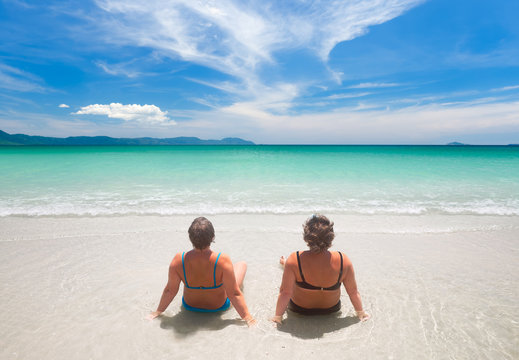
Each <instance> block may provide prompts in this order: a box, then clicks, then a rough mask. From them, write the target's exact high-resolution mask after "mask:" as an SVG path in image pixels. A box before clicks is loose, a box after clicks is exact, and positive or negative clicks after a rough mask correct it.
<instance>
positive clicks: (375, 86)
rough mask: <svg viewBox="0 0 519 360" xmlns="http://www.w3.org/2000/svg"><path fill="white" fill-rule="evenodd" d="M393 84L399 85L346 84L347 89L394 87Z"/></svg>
mask: <svg viewBox="0 0 519 360" xmlns="http://www.w3.org/2000/svg"><path fill="white" fill-rule="evenodd" d="M395 86H401V84H397V83H372V82H367V83H360V84H357V85H352V86H348V87H347V88H348V89H373V88H388V87H395Z"/></svg>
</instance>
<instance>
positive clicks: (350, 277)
mask: <svg viewBox="0 0 519 360" xmlns="http://www.w3.org/2000/svg"><path fill="white" fill-rule="evenodd" d="M345 270H346V276H344V280H343V284H344V287H345V288H346V292H347V293H348V296H349V297H350V301H351V304H352V305H353V308H354V309H355V311H356V312H357V316H358V318H359V319H360V320H362V321H364V320H367V319H369V314H368V313H366V312H365V311H364V310H363V309H362V300H361V298H360V293H359V291H358V290H357V282H356V281H355V271H354V270H353V264H352V263H351V261H350V260H349V259H347V260H346V262H345Z"/></svg>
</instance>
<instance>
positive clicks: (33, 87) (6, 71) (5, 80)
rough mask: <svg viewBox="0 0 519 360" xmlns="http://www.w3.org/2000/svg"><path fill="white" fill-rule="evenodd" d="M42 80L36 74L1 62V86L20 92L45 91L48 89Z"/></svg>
mask: <svg viewBox="0 0 519 360" xmlns="http://www.w3.org/2000/svg"><path fill="white" fill-rule="evenodd" d="M42 82H43V81H42V80H41V79H40V78H39V77H38V76H36V75H33V74H31V73H28V72H26V71H23V70H20V69H18V68H15V67H12V66H9V65H6V64H2V63H0V88H3V89H7V90H14V91H19V92H38V93H43V92H45V91H46V90H47V89H45V87H43V86H42V85H41V83H42Z"/></svg>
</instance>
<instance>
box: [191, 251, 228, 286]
mask: <svg viewBox="0 0 519 360" xmlns="http://www.w3.org/2000/svg"><path fill="white" fill-rule="evenodd" d="M184 254H185V252H183V253H182V270H183V271H184V286H185V287H187V288H188V289H198V290H211V289H218V288H219V287H220V286H222V285H223V283H221V284H220V285H216V264H218V259H219V258H220V255H221V254H222V253H218V256H217V257H216V261H215V263H214V270H213V282H214V286H189V285H188V283H187V277H186V267H185V265H184Z"/></svg>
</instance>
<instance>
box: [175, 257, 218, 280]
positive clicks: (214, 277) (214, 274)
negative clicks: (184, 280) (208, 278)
mask: <svg viewBox="0 0 519 360" xmlns="http://www.w3.org/2000/svg"><path fill="white" fill-rule="evenodd" d="M221 254H222V253H218V256H217V257H216V261H215V262H214V271H213V281H214V287H216V264H218V259H219V258H220V255H221ZM184 277H186V276H185V275H184Z"/></svg>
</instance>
